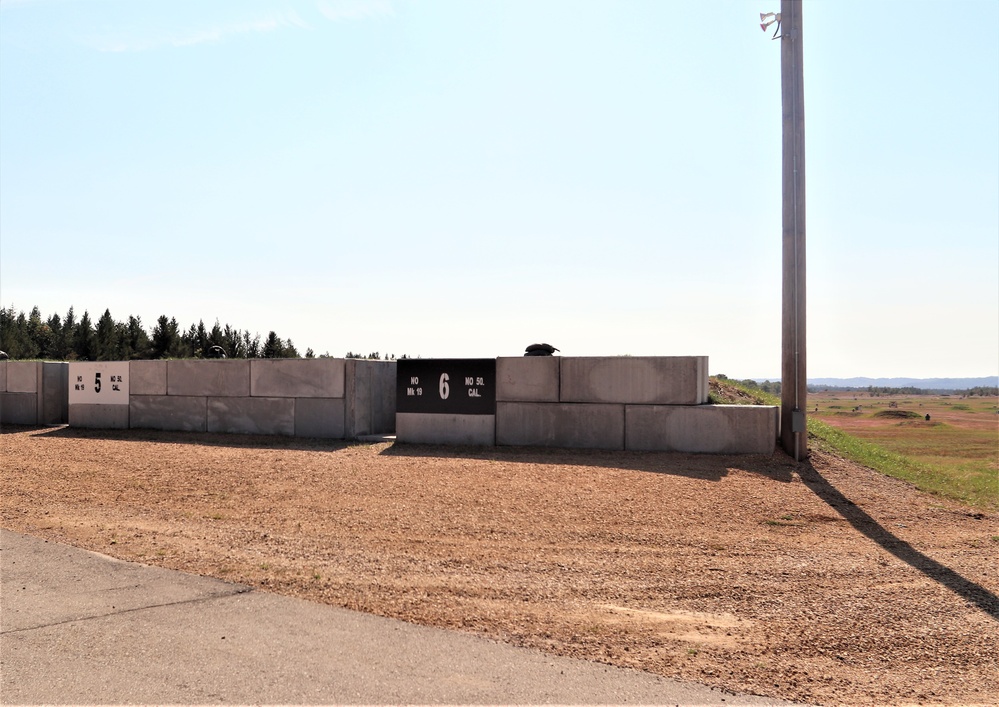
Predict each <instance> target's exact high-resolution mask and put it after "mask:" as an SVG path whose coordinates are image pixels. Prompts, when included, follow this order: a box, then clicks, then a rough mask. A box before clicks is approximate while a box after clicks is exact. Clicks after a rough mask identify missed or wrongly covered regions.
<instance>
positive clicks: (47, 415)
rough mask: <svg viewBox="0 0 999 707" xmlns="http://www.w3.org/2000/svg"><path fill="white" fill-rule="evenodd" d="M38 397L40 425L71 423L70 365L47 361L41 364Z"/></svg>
mask: <svg viewBox="0 0 999 707" xmlns="http://www.w3.org/2000/svg"><path fill="white" fill-rule="evenodd" d="M38 397H39V408H38V413H39V414H38V424H41V425H65V424H66V423H67V422H69V364H68V363H62V362H56V361H45V362H43V363H42V364H41V385H40V386H39V390H38Z"/></svg>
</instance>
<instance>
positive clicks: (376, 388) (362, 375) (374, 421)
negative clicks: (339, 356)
mask: <svg viewBox="0 0 999 707" xmlns="http://www.w3.org/2000/svg"><path fill="white" fill-rule="evenodd" d="M344 382H345V385H346V390H345V392H344V394H345V401H346V412H345V415H346V417H345V421H344V425H345V427H344V436H345V437H347V438H348V439H353V438H354V437H359V436H361V435H371V434H390V433H392V432H394V431H395V412H396V407H395V401H396V362H395V361H365V360H360V359H350V360H348V361H346V362H345V372H344Z"/></svg>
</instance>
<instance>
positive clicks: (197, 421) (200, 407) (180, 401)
mask: <svg viewBox="0 0 999 707" xmlns="http://www.w3.org/2000/svg"><path fill="white" fill-rule="evenodd" d="M133 382H134V379H133ZM164 382H165V379H164ZM128 408H129V425H130V426H131V427H133V428H139V429H143V428H144V429H151V430H178V431H182V432H207V431H208V398H206V397H204V396H197V395H195V396H189V395H130V396H129V399H128Z"/></svg>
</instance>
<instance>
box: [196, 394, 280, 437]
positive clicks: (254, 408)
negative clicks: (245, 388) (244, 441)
mask: <svg viewBox="0 0 999 707" xmlns="http://www.w3.org/2000/svg"><path fill="white" fill-rule="evenodd" d="M208 431H209V432H233V433H237V434H259V435H286V436H288V437H291V436H293V435H294V434H295V400H294V398H249V397H247V398H228V397H226V398H208Z"/></svg>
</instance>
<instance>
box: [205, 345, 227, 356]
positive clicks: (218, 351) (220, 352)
mask: <svg viewBox="0 0 999 707" xmlns="http://www.w3.org/2000/svg"><path fill="white" fill-rule="evenodd" d="M207 358H228V357H227V356H226V353H225V349H223V348H222V347H221V346H212V347H211V348H209V349H208V356H207Z"/></svg>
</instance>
